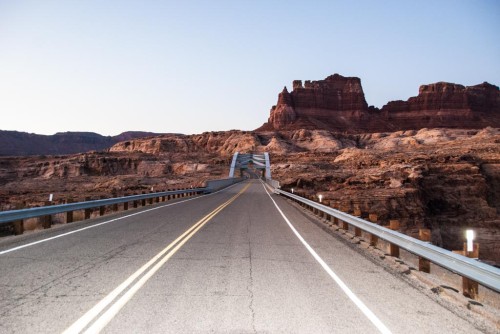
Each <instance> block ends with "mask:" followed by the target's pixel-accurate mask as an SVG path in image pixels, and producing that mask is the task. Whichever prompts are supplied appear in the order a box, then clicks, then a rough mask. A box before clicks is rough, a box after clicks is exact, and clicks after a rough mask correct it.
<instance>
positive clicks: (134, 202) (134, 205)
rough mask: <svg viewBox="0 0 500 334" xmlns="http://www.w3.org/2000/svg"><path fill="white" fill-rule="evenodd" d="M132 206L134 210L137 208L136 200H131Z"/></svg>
mask: <svg viewBox="0 0 500 334" xmlns="http://www.w3.org/2000/svg"><path fill="white" fill-rule="evenodd" d="M134 195H137V193H134ZM132 206H133V207H134V208H137V200H136V199H134V200H133V202H132Z"/></svg>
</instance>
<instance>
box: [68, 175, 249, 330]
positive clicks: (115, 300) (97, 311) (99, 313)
mask: <svg viewBox="0 0 500 334" xmlns="http://www.w3.org/2000/svg"><path fill="white" fill-rule="evenodd" d="M249 186H250V184H247V185H246V186H245V187H244V188H243V189H242V190H241V191H240V192H239V193H237V194H236V195H234V196H233V197H232V198H230V199H229V200H228V201H226V202H225V203H223V204H221V205H220V206H218V207H217V208H216V209H215V210H213V211H212V212H210V213H209V214H207V215H206V216H205V217H203V218H202V219H200V220H199V221H198V222H196V223H195V224H194V225H193V226H191V227H190V228H189V229H187V230H186V231H185V232H184V233H183V234H182V235H181V236H179V237H178V238H177V239H175V240H174V241H173V242H172V243H171V244H169V245H168V246H167V247H165V248H164V249H163V250H162V251H161V252H159V253H158V254H157V255H155V256H154V257H153V258H152V259H151V260H149V261H148V262H147V263H146V264H145V265H143V266H142V267H141V268H140V269H139V270H137V271H136V272H135V273H133V274H132V275H131V276H130V277H129V278H127V279H126V280H125V281H123V283H121V284H120V285H119V286H118V287H117V288H115V289H114V290H113V291H111V292H110V293H109V294H108V295H107V296H106V297H104V298H103V299H102V300H101V301H100V302H99V303H97V304H96V305H95V306H94V307H92V308H91V309H90V310H89V311H87V313H85V314H84V315H83V316H82V317H81V318H80V319H78V320H77V321H76V322H74V323H73V324H72V325H71V326H70V327H68V328H67V329H66V330H65V331H64V332H63V333H64V334H69V333H81V332H84V333H99V332H100V331H101V330H102V329H103V328H104V327H105V326H106V325H107V324H108V323H109V322H110V321H111V320H112V319H113V318H114V317H115V315H116V314H117V313H118V312H119V311H120V310H121V308H122V307H123V306H125V304H126V303H127V302H128V301H129V300H130V299H131V298H132V297H133V296H134V295H135V293H136V292H137V291H139V289H140V288H141V287H142V286H143V285H144V284H145V283H146V282H147V281H148V280H149V279H150V278H151V276H153V275H154V274H155V273H156V272H157V271H158V270H159V269H160V268H161V267H162V266H163V265H164V264H165V262H167V261H168V260H169V259H170V258H171V257H172V256H173V255H174V254H175V253H176V252H177V251H178V250H179V249H180V248H181V247H182V246H183V245H184V244H185V243H186V242H187V241H188V240H189V239H191V238H192V237H193V235H195V234H196V232H198V231H199V230H200V229H201V228H202V227H203V226H204V225H205V224H207V223H208V222H209V221H210V220H211V219H212V218H213V217H215V216H216V215H217V214H218V213H219V212H221V211H222V210H224V208H225V207H227V206H228V205H229V204H231V203H232V202H234V200H236V198H238V197H239V196H240V195H241V194H243V192H245V191H246V190H247V189H248V187H249ZM125 290H126V291H125ZM124 291H125V292H124ZM120 295H121V296H120ZM105 309H106V310H105ZM104 310H105V311H104ZM103 311H104V312H103ZM91 323H92V324H91ZM90 324H91V325H90ZM85 329H86V330H85Z"/></svg>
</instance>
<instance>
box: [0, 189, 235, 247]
mask: <svg viewBox="0 0 500 334" xmlns="http://www.w3.org/2000/svg"><path fill="white" fill-rule="evenodd" d="M239 183H240V182H238V183H235V184H233V185H230V186H229V187H226V188H223V189H220V190H217V191H216V192H213V193H210V194H208V195H204V196H199V197H195V198H189V199H186V200H183V201H179V202H175V203H169V204H166V205H161V206H157V207H155V208H151V209H147V210H144V211H140V212H135V213H132V214H130V215H126V216H123V217H119V218H115V219H111V220H107V221H105V222H102V223H98V224H94V225H91V226H86V227H83V228H80V229H77V230H74V231H71V232H66V233H63V234H58V235H56V236H53V237H50V238H46V239H42V240H38V241H34V242H31V243H29V244H25V245H21V246H17V247H14V248H10V249H6V250H3V251H0V255H4V254H7V253H10V252H14V251H16V250H19V249H23V248H26V247H31V246H34V245H37V244H41V243H43V242H46V241H50V240H54V239H58V238H62V237H65V236H67V235H70V234H73V233H77V232H81V231H85V230H88V229H91V228H94V227H97V226H101V225H104V224H108V223H112V222H114V221H117V220H121V219H125V218H129V217H132V216H136V215H140V214H141V213H145V212H149V211H153V210H158V209H161V208H166V207H168V206H172V205H176V204H181V203H185V202H189V201H193V200H195V199H200V198H204V197H207V196H211V195H214V194H217V193H218V192H220V191H222V190H225V189H229V188H232V187H234V186H235V185H237V184H239Z"/></svg>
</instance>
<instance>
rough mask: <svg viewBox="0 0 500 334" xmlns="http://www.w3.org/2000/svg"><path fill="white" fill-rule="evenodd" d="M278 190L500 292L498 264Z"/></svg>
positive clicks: (280, 193)
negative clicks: (491, 263)
mask: <svg viewBox="0 0 500 334" xmlns="http://www.w3.org/2000/svg"><path fill="white" fill-rule="evenodd" d="M273 181H275V180H273ZM266 182H267V183H268V184H270V185H272V182H269V180H266ZM275 182H276V181H275ZM274 184H276V183H274ZM278 184H279V183H278ZM274 192H275V193H276V194H279V195H283V196H286V197H288V198H291V199H293V200H295V201H297V202H300V203H303V204H306V205H308V206H310V207H312V208H314V209H316V210H319V211H321V212H323V213H325V214H327V215H330V216H332V217H335V218H337V219H339V220H341V221H343V222H346V223H348V224H350V225H353V226H355V227H358V228H360V229H362V230H364V231H365V232H367V233H370V234H372V235H375V236H377V237H378V238H380V239H382V240H385V241H387V242H389V243H390V244H394V245H397V246H399V247H400V248H403V249H405V250H407V251H408V252H410V253H412V254H415V255H417V256H420V257H422V258H425V259H428V260H429V261H431V262H432V263H435V264H437V265H439V266H441V267H444V268H446V269H448V270H451V271H452V272H455V273H457V274H458V275H460V276H462V277H466V278H469V279H471V280H473V281H475V282H478V283H479V284H481V285H483V286H485V287H488V288H490V289H492V290H494V291H496V292H500V269H498V268H495V267H493V266H490V265H488V264H485V263H482V262H479V261H477V260H475V259H472V258H468V257H465V256H463V255H460V254H455V253H453V252H451V251H449V250H446V249H443V248H441V247H437V246H434V245H432V244H429V243H427V242H425V241H421V240H418V239H415V238H412V237H410V236H407V235H405V234H403V233H400V232H396V231H393V230H390V229H388V228H386V227H383V226H380V225H376V224H374V223H372V222H369V221H366V220H364V219H361V218H359V217H355V216H352V215H349V214H347V213H345V212H342V211H339V210H336V209H333V208H330V207H328V206H325V205H323V204H320V203H317V202H315V201H311V200H308V199H305V198H303V197H300V196H297V195H294V194H291V193H289V192H286V191H283V190H281V189H279V188H276V187H275V190H274Z"/></svg>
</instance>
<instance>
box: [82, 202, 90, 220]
mask: <svg viewBox="0 0 500 334" xmlns="http://www.w3.org/2000/svg"><path fill="white" fill-rule="evenodd" d="M85 201H86V202H87V201H90V197H85ZM91 213H92V209H90V208H89V209H85V210H84V214H83V219H90V215H91Z"/></svg>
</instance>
